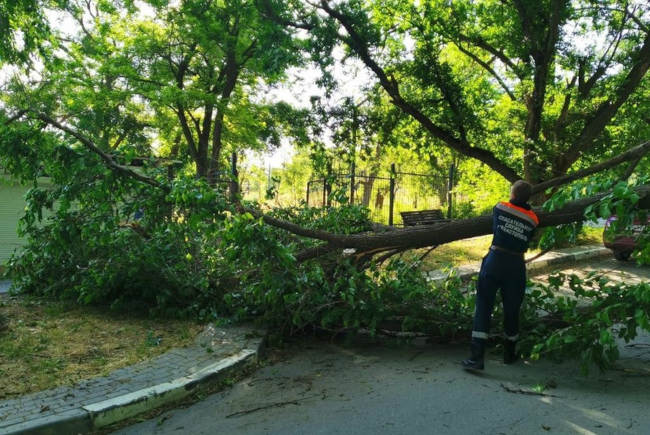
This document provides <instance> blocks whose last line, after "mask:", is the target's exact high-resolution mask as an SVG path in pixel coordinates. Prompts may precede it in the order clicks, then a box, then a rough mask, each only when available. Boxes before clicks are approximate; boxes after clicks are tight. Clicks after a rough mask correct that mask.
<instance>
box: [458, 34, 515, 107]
mask: <svg viewBox="0 0 650 435" xmlns="http://www.w3.org/2000/svg"><path fill="white" fill-rule="evenodd" d="M456 47H458V49H459V50H460V51H461V52H463V53H465V54H466V55H467V56H469V57H470V58H471V59H472V60H473V61H474V62H476V63H478V64H479V65H480V66H482V67H483V69H485V70H486V71H487V72H489V73H490V74H491V75H492V77H494V78H495V79H496V81H497V82H498V83H499V85H501V87H502V88H503V90H504V91H506V94H508V96H509V97H510V99H511V100H512V101H517V99H516V98H515V95H514V94H513V93H512V91H511V90H510V88H508V86H507V85H506V83H505V82H504V81H503V79H502V78H501V77H500V76H499V75H498V74H497V73H496V71H494V69H492V67H491V66H490V65H488V64H487V63H486V62H484V61H482V60H481V58H479V57H478V56H477V55H475V54H474V53H472V52H471V51H469V50H467V49H466V48H463V46H462V45H460V44H456Z"/></svg>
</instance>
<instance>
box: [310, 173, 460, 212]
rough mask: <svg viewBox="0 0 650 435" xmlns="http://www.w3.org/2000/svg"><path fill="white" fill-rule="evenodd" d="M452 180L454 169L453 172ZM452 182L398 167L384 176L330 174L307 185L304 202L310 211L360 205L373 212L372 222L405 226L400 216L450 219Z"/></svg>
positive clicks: (381, 174)
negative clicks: (431, 213)
mask: <svg viewBox="0 0 650 435" xmlns="http://www.w3.org/2000/svg"><path fill="white" fill-rule="evenodd" d="M450 176H451V177H453V169H452V170H451V171H450ZM448 192H449V179H448V178H447V177H441V176H439V175H433V174H416V173H410V172H400V171H397V170H396V168H395V165H391V167H390V169H388V170H384V171H383V173H382V172H379V173H375V174H372V175H368V174H365V173H354V172H350V173H340V172H338V173H335V172H332V173H330V175H329V176H327V177H324V178H320V179H313V180H310V181H309V182H308V183H307V192H306V198H305V201H306V203H307V205H308V206H311V207H329V206H332V205H333V204H336V203H349V204H358V205H363V206H365V207H367V208H368V209H369V210H370V218H371V220H372V221H373V222H378V223H382V224H385V225H402V224H403V223H402V217H401V215H400V212H403V211H418V210H433V209H444V210H443V212H444V213H445V214H447V215H448V216H450V215H451V198H450V196H449V195H448Z"/></svg>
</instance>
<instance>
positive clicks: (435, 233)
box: [249, 185, 650, 260]
mask: <svg viewBox="0 0 650 435" xmlns="http://www.w3.org/2000/svg"><path fill="white" fill-rule="evenodd" d="M636 191H637V193H638V194H639V195H640V196H641V197H642V198H645V197H648V196H650V185H644V186H640V187H638V188H637V189H636ZM606 195H607V193H602V194H599V195H595V196H592V197H588V198H583V199H580V200H577V201H573V202H570V203H567V204H566V205H565V206H564V207H563V208H561V209H559V210H555V211H553V212H547V211H544V210H541V209H539V208H536V209H535V212H536V213H537V215H538V217H539V227H540V228H543V227H549V226H556V225H562V224H568V223H572V222H579V221H582V220H584V211H585V209H586V208H587V207H588V206H589V205H591V204H594V203H596V202H598V201H599V200H600V199H602V198H603V197H604V196H606ZM249 211H250V212H251V213H254V214H256V215H258V216H262V218H263V219H264V222H266V223H267V224H269V225H272V226H275V227H278V228H282V229H284V230H287V231H289V232H291V233H293V234H296V235H298V236H303V237H309V238H313V239H318V240H322V241H324V242H326V243H325V244H323V245H322V246H320V247H318V248H317V249H310V250H309V251H308V252H304V253H300V254H299V258H300V259H301V260H304V259H308V258H314V257H317V256H319V255H322V254H324V253H327V252H331V251H333V250H338V249H354V250H355V251H356V253H357V255H361V256H368V255H369V256H372V255H377V254H380V253H383V252H387V251H404V250H407V249H417V248H426V247H430V246H438V245H443V244H445V243H449V242H453V241H455V240H461V239H467V238H470V237H476V236H482V235H485V234H490V233H491V232H492V216H490V215H486V216H480V217H477V218H472V219H462V220H457V221H452V222H445V223H440V224H435V225H426V226H416V227H412V228H404V229H397V230H394V231H388V232H385V233H366V234H353V235H343V234H332V233H328V232H325V231H319V230H311V229H307V228H303V227H301V226H299V225H296V224H293V223H290V222H287V221H282V220H279V219H275V218H272V217H270V216H265V215H261V214H260V213H258V212H256V211H253V210H249Z"/></svg>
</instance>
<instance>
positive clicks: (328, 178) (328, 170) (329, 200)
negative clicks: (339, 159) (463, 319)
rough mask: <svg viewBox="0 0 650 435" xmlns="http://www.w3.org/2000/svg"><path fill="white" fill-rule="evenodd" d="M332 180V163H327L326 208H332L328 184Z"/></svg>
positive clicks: (330, 190) (330, 187)
mask: <svg viewBox="0 0 650 435" xmlns="http://www.w3.org/2000/svg"><path fill="white" fill-rule="evenodd" d="M331 179H332V162H328V163H327V177H325V186H324V187H325V197H326V202H327V207H331V206H332V198H331V195H332V185H331V183H330V181H331Z"/></svg>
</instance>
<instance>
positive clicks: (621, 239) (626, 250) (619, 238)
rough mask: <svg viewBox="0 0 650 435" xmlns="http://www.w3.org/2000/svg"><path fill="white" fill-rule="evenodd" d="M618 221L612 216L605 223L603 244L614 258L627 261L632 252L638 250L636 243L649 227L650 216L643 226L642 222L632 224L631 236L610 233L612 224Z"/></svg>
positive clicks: (637, 221) (636, 221)
mask: <svg viewBox="0 0 650 435" xmlns="http://www.w3.org/2000/svg"><path fill="white" fill-rule="evenodd" d="M615 220H616V216H612V217H610V218H609V219H607V221H606V222H605V230H604V231H603V244H604V245H605V247H606V248H608V249H611V250H612V252H613V253H614V257H615V258H616V259H617V260H621V261H625V260H627V259H628V258H630V255H631V254H632V251H634V248H636V241H637V239H638V238H639V236H640V235H641V233H642V232H643V230H644V229H645V227H646V226H647V225H650V216H648V220H647V221H646V224H645V225H643V224H642V223H641V221H639V220H635V221H634V224H632V233H631V234H611V232H610V231H608V229H609V227H610V226H611V224H612V222H613V221H615Z"/></svg>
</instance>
